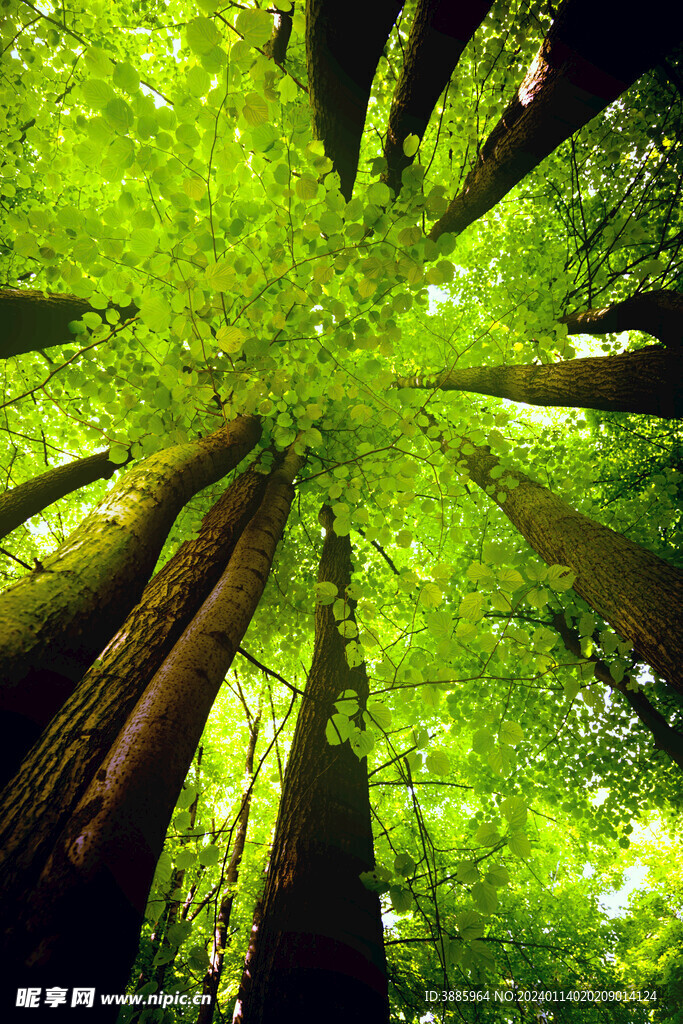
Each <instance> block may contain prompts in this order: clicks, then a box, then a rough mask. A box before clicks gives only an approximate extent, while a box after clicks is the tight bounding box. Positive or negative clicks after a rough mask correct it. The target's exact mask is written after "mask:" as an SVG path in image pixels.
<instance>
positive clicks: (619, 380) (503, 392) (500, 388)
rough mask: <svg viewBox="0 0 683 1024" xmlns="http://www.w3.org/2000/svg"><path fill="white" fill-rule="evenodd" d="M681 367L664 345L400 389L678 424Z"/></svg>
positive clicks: (449, 376)
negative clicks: (658, 418) (644, 416)
mask: <svg viewBox="0 0 683 1024" xmlns="http://www.w3.org/2000/svg"><path fill="white" fill-rule="evenodd" d="M682 370H683V361H682V360H681V358H680V356H679V354H678V353H675V352H670V351H669V350H668V349H666V348H664V347H663V346H661V345H650V346H648V347H647V348H644V349H640V350H639V351H637V352H625V353H622V354H621V355H616V356H599V357H597V358H589V359H567V360H565V361H564V362H559V363H541V364H540V365H534V364H531V363H524V364H521V365H517V366H470V367H467V368H466V369H462V370H461V369H454V370H444V371H443V372H442V373H439V374H436V375H434V376H431V377H430V376H427V377H419V376H418V377H399V378H398V379H397V381H396V386H397V387H402V388H405V387H408V388H425V389H427V390H429V391H436V390H437V389H439V390H441V391H473V392H475V393H477V394H480V395H495V396H496V397H497V398H507V399H509V400H510V401H512V402H526V403H527V404H528V405H552V406H560V407H564V408H580V409H608V410H616V411H620V412H635V413H649V414H650V415H651V416H661V417H663V418H665V419H666V418H668V419H671V418H674V417H679V416H682V415H683V380H682V378H681V371H682Z"/></svg>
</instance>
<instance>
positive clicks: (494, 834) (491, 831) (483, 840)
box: [474, 822, 500, 846]
mask: <svg viewBox="0 0 683 1024" xmlns="http://www.w3.org/2000/svg"><path fill="white" fill-rule="evenodd" d="M474 838H475V840H476V841H477V842H478V843H479V844H480V845H481V846H495V845H496V843H499V842H500V832H499V831H498V829H497V827H496V826H495V825H493V824H491V823H489V822H485V823H484V824H483V825H480V826H479V828H478V829H477V831H476V832H475V833H474Z"/></svg>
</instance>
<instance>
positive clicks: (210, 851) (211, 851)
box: [197, 844, 221, 868]
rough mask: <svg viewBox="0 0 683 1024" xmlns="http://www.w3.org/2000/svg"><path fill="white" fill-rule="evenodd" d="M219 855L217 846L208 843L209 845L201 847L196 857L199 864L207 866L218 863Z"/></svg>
mask: <svg viewBox="0 0 683 1024" xmlns="http://www.w3.org/2000/svg"><path fill="white" fill-rule="evenodd" d="M220 857H221V851H220V849H219V847H217V846H214V845H213V844H209V846H204V847H202V849H201V850H200V851H199V856H198V858H197V859H198V861H199V863H200V864H203V865H204V867H207V868H208V867H211V865H212V864H218V861H219V860H220Z"/></svg>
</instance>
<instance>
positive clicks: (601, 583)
mask: <svg viewBox="0 0 683 1024" xmlns="http://www.w3.org/2000/svg"><path fill="white" fill-rule="evenodd" d="M456 444H457V451H454V455H455V457H456V458H457V461H458V462H459V463H460V464H462V465H463V466H464V467H466V469H467V471H468V473H469V476H470V477H471V479H472V480H474V482H475V483H476V484H478V485H479V486H480V487H481V488H482V489H483V490H484V491H486V493H487V494H488V495H489V497H490V498H491V500H492V501H494V502H495V503H496V504H497V505H498V506H499V508H501V509H502V511H503V512H504V513H505V515H506V516H507V517H508V519H509V520H510V521H511V522H512V523H513V524H514V525H515V526H516V527H517V529H518V530H519V531H520V533H521V534H522V536H523V537H524V538H525V539H526V540H527V542H528V543H529V544H530V545H531V547H532V548H533V549H534V551H536V552H537V554H539V555H540V556H541V558H542V559H543V560H544V561H546V562H547V563H548V564H549V565H566V566H569V568H570V569H572V570H573V571H574V572H575V573H576V579H575V581H574V585H573V588H574V590H575V591H576V593H577V594H579V595H580V597H582V598H583V599H584V601H587V602H588V604H589V605H590V606H591V607H592V608H594V609H595V611H596V612H598V614H599V615H601V616H602V618H603V619H605V621H606V622H609V623H610V625H611V626H613V628H614V629H615V630H616V632H617V633H618V634H619V635H620V636H621V637H623V638H624V639H625V640H631V641H632V642H633V645H634V647H635V650H636V651H637V653H638V655H639V657H640V658H641V659H642V660H643V661H646V662H647V663H648V665H651V666H652V668H653V669H654V670H655V671H656V672H659V673H660V674H661V675H662V676H663V678H664V679H665V680H666V681H667V682H668V683H669V684H670V685H671V686H672V687H673V688H674V689H676V690H678V692H679V693H683V573H681V571H680V570H679V569H676V568H674V566H672V565H669V563H668V562H665V561H664V560H663V559H661V558H658V557H657V555H654V554H652V552H650V551H647V550H646V549H645V548H643V547H641V546H640V545H639V544H634V542H633V541H631V540H628V539H627V538H626V537H624V536H623V535H622V534H620V533H616V532H615V531H614V530H610V529H609V528H608V527H606V526H601V525H600V524H599V523H596V522H595V521H594V520H592V519H589V517H588V516H584V515H582V514H581V513H580V512H577V511H576V509H573V508H572V507H571V505H568V504H567V503H566V502H565V501H562V499H561V498H558V497H556V495H554V494H553V493H552V491H550V490H548V488H547V487H543V486H542V485H541V484H537V483H535V482H534V481H533V480H531V479H529V477H528V476H526V475H525V474H524V473H520V472H518V471H517V470H510V469H507V468H504V469H503V467H502V465H501V463H500V461H499V459H498V458H497V457H496V456H495V455H493V454H492V453H491V450H490V448H488V447H480V446H476V445H474V444H472V443H471V442H470V441H468V440H467V439H466V438H462V437H460V438H458V439H457V442H456ZM494 469H495V470H496V471H497V472H498V470H499V469H503V473H502V475H500V476H498V477H497V478H496V477H492V476H491V471H492V470H494Z"/></svg>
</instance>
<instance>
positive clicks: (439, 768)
mask: <svg viewBox="0 0 683 1024" xmlns="http://www.w3.org/2000/svg"><path fill="white" fill-rule="evenodd" d="M425 764H426V767H427V771H428V772H432V773H433V774H434V775H448V773H449V772H450V770H451V762H450V759H449V757H448V754H447V753H446V751H445V750H430V751H429V753H428V754H427V759H426V762H425Z"/></svg>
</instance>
